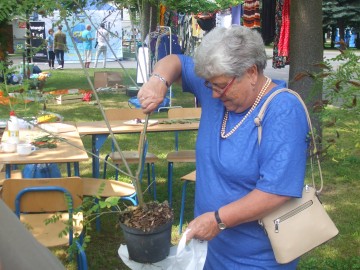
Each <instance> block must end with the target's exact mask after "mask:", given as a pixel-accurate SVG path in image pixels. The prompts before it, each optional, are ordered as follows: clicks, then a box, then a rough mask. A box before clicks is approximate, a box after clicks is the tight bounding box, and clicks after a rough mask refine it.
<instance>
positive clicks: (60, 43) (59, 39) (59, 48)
mask: <svg viewBox="0 0 360 270" xmlns="http://www.w3.org/2000/svg"><path fill="white" fill-rule="evenodd" d="M66 49H67V47H66V35H65V33H63V32H62V25H59V26H58V31H57V32H56V33H55V36H54V50H55V56H56V60H57V62H58V64H59V66H58V67H57V68H56V69H64V54H65V50H66Z"/></svg>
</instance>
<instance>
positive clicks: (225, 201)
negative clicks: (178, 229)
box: [138, 26, 309, 270]
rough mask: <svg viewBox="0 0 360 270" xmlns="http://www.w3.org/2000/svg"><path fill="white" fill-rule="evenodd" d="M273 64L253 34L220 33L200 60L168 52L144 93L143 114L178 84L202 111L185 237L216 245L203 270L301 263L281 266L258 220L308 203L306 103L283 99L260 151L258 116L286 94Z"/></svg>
mask: <svg viewBox="0 0 360 270" xmlns="http://www.w3.org/2000/svg"><path fill="white" fill-rule="evenodd" d="M266 61H267V57H266V53H265V46H264V43H263V40H262V38H261V35H260V34H259V33H258V32H257V31H256V30H252V29H250V28H246V27H242V26H232V27H230V28H223V27H216V28H214V29H213V30H212V31H210V32H209V33H208V34H207V35H206V36H205V37H204V38H203V40H202V42H201V44H200V46H199V47H198V49H197V50H196V52H195V56H194V59H192V58H191V57H189V56H186V55H169V56H166V57H165V58H163V59H161V60H160V61H158V62H157V63H156V65H155V67H154V72H153V75H152V76H151V77H150V79H149V80H148V82H147V83H145V84H144V85H143V86H142V87H141V89H140V90H139V93H138V99H139V100H140V103H141V107H142V109H143V111H144V113H150V112H152V111H154V110H155V109H156V108H157V106H158V105H159V104H160V103H161V102H162V100H163V99H164V97H165V95H166V92H167V90H168V85H171V84H172V83H174V82H179V83H181V85H182V88H183V91H186V92H191V93H193V94H194V95H195V96H196V98H197V100H198V101H199V102H200V104H201V108H202V113H201V119H200V125H199V131H198V137H197V141H196V188H195V192H196V194H195V211H194V213H195V218H194V219H193V220H192V221H191V222H190V223H189V225H188V229H189V232H188V234H187V239H188V240H189V239H192V238H196V239H200V240H207V241H209V242H208V250H207V257H206V261H205V265H204V269H205V270H219V269H264V270H265V269H266V270H275V269H276V270H280V269H281V270H284V269H288V270H290V269H291V270H294V269H296V265H297V263H298V259H296V260H294V261H292V262H290V263H288V264H278V263H277V262H276V260H275V256H274V253H273V250H272V248H271V244H270V241H269V239H268V237H267V235H266V233H265V232H264V230H263V228H262V227H261V226H260V225H259V223H258V220H259V219H261V218H262V217H264V216H265V215H266V214H267V213H269V212H271V211H273V210H274V209H275V208H277V207H279V206H280V205H282V204H284V203H285V202H286V201H288V200H289V199H290V198H298V197H301V196H302V189H303V184H304V178H305V167H306V158H307V148H308V132H309V130H308V124H307V119H306V113H305V111H304V108H303V107H302V105H301V103H300V101H299V100H298V99H297V98H296V97H295V96H293V95H292V94H290V93H288V92H283V93H280V94H278V95H277V96H276V97H275V98H274V99H273V100H272V101H271V102H270V104H269V106H268V108H267V111H266V114H265V116H264V118H263V119H262V140H261V143H260V144H259V142H258V127H257V126H256V125H255V123H254V119H255V117H256V116H257V115H258V113H259V110H260V108H261V106H262V105H263V104H264V102H265V100H266V99H267V98H268V97H269V95H270V94H271V93H273V92H274V91H276V90H277V89H281V88H284V87H286V85H285V82H284V81H278V80H271V79H270V78H268V77H267V76H265V75H264V69H265V67H266ZM304 237H305V236H304Z"/></svg>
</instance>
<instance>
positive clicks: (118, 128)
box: [76, 119, 199, 178]
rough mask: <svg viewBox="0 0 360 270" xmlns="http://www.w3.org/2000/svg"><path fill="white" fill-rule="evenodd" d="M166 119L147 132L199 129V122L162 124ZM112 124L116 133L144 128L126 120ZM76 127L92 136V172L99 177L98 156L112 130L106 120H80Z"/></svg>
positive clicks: (127, 132)
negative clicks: (127, 122) (128, 123)
mask: <svg viewBox="0 0 360 270" xmlns="http://www.w3.org/2000/svg"><path fill="white" fill-rule="evenodd" d="M166 120H168V119H159V123H158V124H155V125H151V126H148V128H147V132H169V131H190V130H198V129H199V122H189V121H185V120H184V123H178V122H181V119H179V120H178V122H177V123H171V124H170V123H163V124H161V123H162V122H164V121H166ZM110 126H111V129H112V132H113V133H114V134H129V133H140V132H141V131H142V130H143V125H127V124H124V121H111V122H110ZM76 127H77V130H78V132H79V134H80V135H91V136H92V153H93V156H92V170H93V171H92V173H93V177H95V178H99V176H100V162H99V158H98V156H99V154H100V149H101V147H102V146H103V144H104V142H105V140H106V138H107V137H108V136H109V134H110V132H109V130H108V128H107V126H106V124H105V121H94V122H80V123H77V124H76Z"/></svg>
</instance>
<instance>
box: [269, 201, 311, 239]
mask: <svg viewBox="0 0 360 270" xmlns="http://www.w3.org/2000/svg"><path fill="white" fill-rule="evenodd" d="M311 205H313V200H310V201H307V202H306V203H304V204H302V205H300V206H299V207H297V208H295V209H294V210H291V211H290V212H288V213H286V214H285V215H282V216H281V217H278V218H277V219H275V220H274V224H275V232H276V233H278V232H279V225H280V223H281V222H283V221H285V220H287V219H289V218H291V217H293V216H295V215H297V214H299V213H300V212H302V211H304V210H305V209H307V208H309V207H310V206H311Z"/></svg>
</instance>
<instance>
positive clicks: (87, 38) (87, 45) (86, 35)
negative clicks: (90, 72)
mask: <svg viewBox="0 0 360 270" xmlns="http://www.w3.org/2000/svg"><path fill="white" fill-rule="evenodd" d="M82 38H83V41H84V50H85V51H84V62H85V68H90V63H91V49H92V41H93V40H94V38H93V37H92V36H91V25H90V24H88V25H86V30H85V31H83V32H82Z"/></svg>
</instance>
